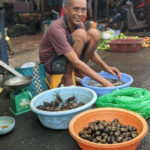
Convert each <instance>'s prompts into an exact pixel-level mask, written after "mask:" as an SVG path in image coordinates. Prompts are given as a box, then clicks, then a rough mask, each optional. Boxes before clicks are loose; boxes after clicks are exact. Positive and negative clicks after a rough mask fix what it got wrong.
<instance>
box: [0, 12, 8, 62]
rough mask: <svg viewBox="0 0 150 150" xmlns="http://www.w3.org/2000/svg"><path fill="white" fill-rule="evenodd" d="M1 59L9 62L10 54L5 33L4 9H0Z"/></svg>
mask: <svg viewBox="0 0 150 150" xmlns="http://www.w3.org/2000/svg"><path fill="white" fill-rule="evenodd" d="M0 59H1V60H2V61H4V62H5V63H7V64H8V54H7V47H6V41H5V34H4V11H0Z"/></svg>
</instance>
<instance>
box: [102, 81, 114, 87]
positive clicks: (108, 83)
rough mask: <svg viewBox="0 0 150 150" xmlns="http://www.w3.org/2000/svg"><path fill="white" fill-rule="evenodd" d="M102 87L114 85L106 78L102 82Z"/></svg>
mask: <svg viewBox="0 0 150 150" xmlns="http://www.w3.org/2000/svg"><path fill="white" fill-rule="evenodd" d="M102 84H103V86H104V87H112V86H114V85H113V84H112V83H111V82H109V81H108V80H106V81H105V82H103V83H102Z"/></svg>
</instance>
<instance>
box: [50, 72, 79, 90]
mask: <svg viewBox="0 0 150 150" xmlns="http://www.w3.org/2000/svg"><path fill="white" fill-rule="evenodd" d="M63 76H64V74H51V75H50V87H51V89H54V88H57V87H58V86H59V84H60V83H61V79H62V77H63ZM72 80H73V83H74V85H75V86H76V81H75V76H74V71H73V72H72Z"/></svg>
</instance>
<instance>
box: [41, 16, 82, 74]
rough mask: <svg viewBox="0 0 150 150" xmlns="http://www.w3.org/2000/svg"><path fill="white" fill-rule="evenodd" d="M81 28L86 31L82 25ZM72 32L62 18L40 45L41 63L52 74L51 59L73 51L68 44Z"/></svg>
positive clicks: (54, 23) (44, 36)
mask: <svg viewBox="0 0 150 150" xmlns="http://www.w3.org/2000/svg"><path fill="white" fill-rule="evenodd" d="M78 27H79V28H82V29H85V27H84V24H83V23H81V24H80V25H79V26H78ZM70 34H71V31H70V30H69V28H68V25H67V23H66V20H65V18H63V17H61V18H59V19H58V20H56V21H54V22H53V23H52V24H51V25H50V26H49V27H48V28H47V31H46V33H45V34H44V35H43V37H42V40H41V43H40V51H39V57H40V62H41V63H44V64H45V67H46V71H47V72H48V73H50V64H51V57H52V55H53V53H56V54H57V55H63V54H65V53H67V52H70V51H72V50H73V48H72V47H71V45H70V44H69V42H68V36H69V35H70Z"/></svg>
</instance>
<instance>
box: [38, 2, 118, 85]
mask: <svg viewBox="0 0 150 150" xmlns="http://www.w3.org/2000/svg"><path fill="white" fill-rule="evenodd" d="M64 8H65V15H64V16H63V17H61V18H59V19H57V20H55V21H53V23H52V24H51V25H50V26H49V27H48V29H47V30H46V33H45V34H44V35H43V37H42V40H41V43H40V50H39V57H40V62H41V63H43V64H45V66H46V71H47V72H48V73H50V74H64V76H63V78H62V83H63V84H64V86H71V85H73V81H72V71H73V70H74V72H75V75H76V76H77V77H80V78H83V77H84V76H85V75H87V76H89V77H91V78H93V79H95V80H96V81H98V82H100V83H101V84H103V86H105V87H111V86H113V84H112V83H111V82H109V81H108V80H107V79H105V78H103V77H102V76H100V75H99V74H98V73H97V72H95V71H94V70H93V69H92V68H90V67H89V66H88V65H87V63H88V61H89V59H91V60H92V61H93V62H94V63H95V64H97V65H99V66H102V67H103V68H104V69H105V70H106V71H107V72H109V73H111V74H113V75H117V76H118V78H119V79H120V78H121V73H120V71H119V70H118V69H117V68H115V67H111V66H109V65H107V64H106V63H105V62H104V61H103V60H102V59H101V58H100V56H99V55H98V54H97V52H96V51H95V49H96V47H97V44H98V43H99V40H100V34H99V31H98V30H97V29H89V30H88V31H86V30H85V26H84V24H83V22H82V20H83V18H84V17H85V16H86V14H87V2H86V0H65V6H64Z"/></svg>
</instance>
